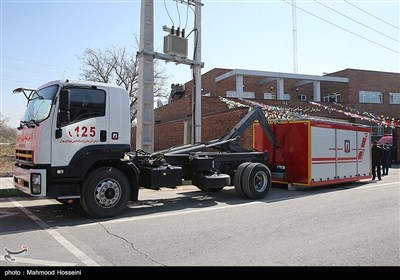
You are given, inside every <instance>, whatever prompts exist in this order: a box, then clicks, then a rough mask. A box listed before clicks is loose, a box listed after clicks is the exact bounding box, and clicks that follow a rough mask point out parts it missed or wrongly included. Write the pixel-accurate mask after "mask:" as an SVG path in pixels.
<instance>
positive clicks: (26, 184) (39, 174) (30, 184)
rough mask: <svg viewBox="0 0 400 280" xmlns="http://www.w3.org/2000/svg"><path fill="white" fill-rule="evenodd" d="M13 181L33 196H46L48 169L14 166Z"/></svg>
mask: <svg viewBox="0 0 400 280" xmlns="http://www.w3.org/2000/svg"><path fill="white" fill-rule="evenodd" d="M13 183H14V187H15V188H17V189H18V190H20V191H22V192H24V193H26V194H29V195H31V196H37V197H45V196H46V170H45V169H24V168H20V167H17V166H14V169H13Z"/></svg>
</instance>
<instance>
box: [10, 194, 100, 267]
mask: <svg viewBox="0 0 400 280" xmlns="http://www.w3.org/2000/svg"><path fill="white" fill-rule="evenodd" d="M9 200H10V201H11V203H12V204H14V206H16V207H18V208H19V209H20V210H21V211H22V212H24V213H25V214H26V215H27V216H28V217H29V218H31V219H32V220H33V221H34V222H35V223H37V224H38V225H39V226H40V227H41V228H42V229H44V230H45V231H46V232H47V233H48V234H50V235H51V237H53V238H54V239H55V240H56V241H57V242H58V243H60V244H61V245H62V246H64V248H65V249H67V250H68V251H70V252H71V253H72V254H73V255H74V256H75V257H77V258H78V259H79V260H80V261H82V262H83V263H84V264H85V265H87V266H99V264H98V263H96V262H95V261H94V260H92V259H91V258H89V257H88V256H87V255H86V254H85V253H84V252H82V251H81V250H79V249H78V248H76V246H75V245H74V244H72V243H71V242H69V241H68V240H67V239H66V238H65V237H64V236H62V235H61V234H60V233H59V232H58V231H56V230H55V229H52V228H51V227H50V226H49V225H48V224H46V223H45V222H44V221H43V220H41V219H40V218H39V217H38V216H36V215H35V214H33V213H32V212H31V211H29V210H28V209H26V208H25V207H24V206H22V205H21V204H20V203H18V202H17V201H15V200H14V199H13V198H9Z"/></svg>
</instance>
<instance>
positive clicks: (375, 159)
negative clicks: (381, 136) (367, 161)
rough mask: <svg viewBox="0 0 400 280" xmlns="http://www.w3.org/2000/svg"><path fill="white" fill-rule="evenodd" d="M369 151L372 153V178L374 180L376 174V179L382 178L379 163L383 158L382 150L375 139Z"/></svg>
mask: <svg viewBox="0 0 400 280" xmlns="http://www.w3.org/2000/svg"><path fill="white" fill-rule="evenodd" d="M371 153H372V180H375V177H376V176H378V180H382V178H381V164H382V158H383V151H382V149H381V148H380V147H378V145H377V141H376V140H375V141H374V144H373V145H372V148H371Z"/></svg>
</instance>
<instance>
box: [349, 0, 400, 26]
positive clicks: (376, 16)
mask: <svg viewBox="0 0 400 280" xmlns="http://www.w3.org/2000/svg"><path fill="white" fill-rule="evenodd" d="M344 2H346V3H347V4H349V5H351V6H353V7H354V8H356V9H358V10H360V11H361V12H363V13H365V14H367V15H369V16H371V17H373V18H375V19H377V20H379V21H381V22H383V23H385V24H387V25H389V26H391V27H393V28H396V29H397V30H400V28H399V27H397V26H395V25H393V24H391V23H389V22H387V21H384V20H383V19H381V18H379V17H377V16H375V15H373V14H371V13H369V12H367V11H365V10H363V9H361V8H360V7H358V6H356V5H354V4H352V3H350V2H349V1H347V0H344Z"/></svg>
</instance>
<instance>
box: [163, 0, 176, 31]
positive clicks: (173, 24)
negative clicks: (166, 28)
mask: <svg viewBox="0 0 400 280" xmlns="http://www.w3.org/2000/svg"><path fill="white" fill-rule="evenodd" d="M164 7H165V11H166V12H167V15H168V17H169V19H170V20H171V22H172V26H175V23H174V21H173V20H172V17H171V15H170V14H169V12H168V8H167V2H166V0H164Z"/></svg>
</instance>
